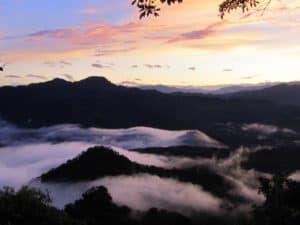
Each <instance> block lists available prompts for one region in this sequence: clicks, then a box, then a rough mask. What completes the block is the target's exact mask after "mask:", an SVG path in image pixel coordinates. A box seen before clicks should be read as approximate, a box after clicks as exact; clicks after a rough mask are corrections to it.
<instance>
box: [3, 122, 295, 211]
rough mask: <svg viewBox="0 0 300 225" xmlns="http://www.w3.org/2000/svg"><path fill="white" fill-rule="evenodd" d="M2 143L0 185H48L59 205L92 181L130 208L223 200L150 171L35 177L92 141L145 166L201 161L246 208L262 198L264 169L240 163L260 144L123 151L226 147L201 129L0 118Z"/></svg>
mask: <svg viewBox="0 0 300 225" xmlns="http://www.w3.org/2000/svg"><path fill="white" fill-rule="evenodd" d="M1 145H2V146H4V147H1V148H0V186H1V187H2V186H12V187H15V188H19V187H20V186H22V185H26V184H30V185H32V186H35V187H39V188H41V189H44V190H49V191H50V195H51V197H52V198H53V201H54V202H53V204H54V205H55V206H57V207H63V206H64V205H65V204H66V203H70V202H72V201H74V200H76V199H78V198H79V197H80V195H81V194H82V193H83V192H84V191H86V190H88V189H89V188H91V187H93V186H98V185H104V186H106V187H107V188H108V190H109V192H110V194H111V195H112V197H113V200H114V201H115V202H116V203H117V204H121V205H128V206H129V207H131V208H133V209H138V210H147V209H149V208H151V207H157V208H163V209H169V210H171V211H177V212H181V213H184V214H189V213H193V212H198V211H203V212H211V213H216V212H221V211H222V209H221V205H222V204H224V203H225V200H224V199H220V198H218V197H216V196H213V195H212V194H211V193H209V192H207V191H204V190H203V189H202V187H201V186H199V185H193V184H190V183H184V182H179V181H177V180H175V179H167V178H160V177H157V176H153V175H148V174H139V175H135V176H116V177H105V178H103V179H98V180H95V181H90V182H82V183H59V184H57V183H41V182H39V180H38V179H35V180H33V179H34V178H37V177H39V176H40V175H41V174H43V173H45V172H47V171H48V170H49V169H51V168H54V167H57V166H59V165H61V164H62V163H64V162H66V161H67V160H68V159H71V158H74V157H75V156H77V155H78V154H80V153H81V152H82V151H85V150H87V149H88V148H89V147H92V146H95V145H106V146H110V147H111V148H112V149H113V150H114V151H116V152H118V153H120V154H122V155H124V156H126V157H127V158H128V159H129V160H131V161H133V162H137V163H140V164H143V165H153V166H157V167H162V168H166V169H170V168H187V167H193V166H205V167H207V168H209V169H211V170H212V171H214V172H216V173H217V174H220V175H222V176H223V177H224V178H225V179H226V180H227V181H228V182H231V183H232V184H233V186H234V188H233V189H232V190H230V193H229V194H231V195H233V196H242V197H243V198H245V199H248V200H249V205H248V206H249V207H250V203H251V202H252V203H253V202H255V203H260V202H262V201H263V196H261V195H259V194H258V193H257V186H258V181H257V177H258V175H266V174H261V173H259V172H257V171H254V170H244V169H243V168H241V163H242V162H243V161H245V160H247V159H248V155H249V152H250V151H258V150H259V148H256V149H248V148H243V147H241V148H239V149H237V150H235V151H233V152H232V154H231V155H230V156H229V157H228V158H226V159H218V160H217V159H215V158H189V157H175V156H162V155H155V154H148V153H147V154H142V153H138V152H134V151H128V150H126V149H133V148H146V147H167V146H181V145H191V146H204V147H216V148H224V147H225V145H224V144H222V143H220V142H219V141H217V140H214V139H213V138H211V137H209V136H207V135H206V134H204V133H202V132H200V131H194V130H193V131H166V130H159V129H153V128H146V127H137V128H130V129H117V130H110V129H98V128H97V129H96V128H89V129H84V128H80V127H79V126H76V125H60V126H53V127H47V128H40V129H21V128H17V127H15V126H13V125H11V124H8V123H6V122H4V121H0V146H1ZM293 178H295V179H299V174H298V173H295V174H294V175H293ZM248 206H247V207H248ZM241 207H242V206H241Z"/></svg>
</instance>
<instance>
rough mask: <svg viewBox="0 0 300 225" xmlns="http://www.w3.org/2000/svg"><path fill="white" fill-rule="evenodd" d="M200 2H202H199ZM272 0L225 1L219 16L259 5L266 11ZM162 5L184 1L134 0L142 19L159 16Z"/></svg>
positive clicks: (244, 10)
mask: <svg viewBox="0 0 300 225" xmlns="http://www.w3.org/2000/svg"><path fill="white" fill-rule="evenodd" d="M199 1H200V0H199ZM271 1H272V0H267V1H264V0H223V2H222V3H221V4H220V5H219V15H220V17H221V18H222V19H223V18H224V16H225V14H227V13H230V12H231V11H233V10H237V9H241V10H242V12H243V13H244V12H246V11H249V10H250V9H251V8H256V7H257V6H258V5H259V4H263V5H264V9H266V8H267V7H268V5H269V4H270V2H271ZM159 2H160V3H161V4H168V5H172V4H176V3H182V2H183V0H133V1H132V5H136V6H137V8H138V9H139V12H140V19H142V18H143V17H145V16H150V15H154V16H159V12H160V8H159V7H158V4H159Z"/></svg>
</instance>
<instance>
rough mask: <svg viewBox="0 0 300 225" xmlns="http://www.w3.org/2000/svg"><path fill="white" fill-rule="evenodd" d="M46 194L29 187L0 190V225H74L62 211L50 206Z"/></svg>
mask: <svg viewBox="0 0 300 225" xmlns="http://www.w3.org/2000/svg"><path fill="white" fill-rule="evenodd" d="M50 203H51V199H50V197H49V195H48V194H47V193H43V192H42V191H40V190H38V189H34V188H29V187H22V188H21V189H20V190H19V191H15V190H14V189H12V188H10V187H5V188H3V189H0V224H1V225H2V224H3V225H8V224H10V225H41V224H43V225H71V224H72V225H75V224H77V223H75V222H74V221H73V220H72V219H71V218H69V217H68V216H67V215H66V214H65V213H64V212H63V211H61V210H58V209H56V208H54V207H52V206H51V205H50Z"/></svg>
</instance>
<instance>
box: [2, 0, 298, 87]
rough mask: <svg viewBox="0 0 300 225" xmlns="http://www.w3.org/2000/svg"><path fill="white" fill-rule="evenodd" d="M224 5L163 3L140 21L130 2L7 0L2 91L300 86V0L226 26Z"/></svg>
mask: <svg viewBox="0 0 300 225" xmlns="http://www.w3.org/2000/svg"><path fill="white" fill-rule="evenodd" d="M221 1H222V0H184V1H183V3H182V4H179V5H173V6H171V7H168V6H165V5H162V6H161V15H160V16H159V17H156V18H155V17H150V18H145V19H142V20H139V14H138V11H137V9H136V8H135V7H133V6H132V5H131V1H130V0H110V1H107V0H72V1H66V0H63V1H62V0H51V1H50V0H43V1H40V0H0V3H1V4H0V65H4V64H5V68H4V72H1V73H0V86H2V85H19V84H28V83H32V82H42V81H46V80H51V79H54V78H56V77H60V78H63V79H66V80H70V81H77V80H81V79H84V78H86V77H89V76H105V77H106V78H108V79H109V80H111V81H112V82H115V83H127V84H128V83H133V84H136V83H137V84H165V85H178V86H211V85H230V84H254V83H264V82H289V81H298V80H300V67H299V59H300V39H299V35H300V26H299V25H300V0H281V1H280V0H273V1H272V3H271V4H270V6H269V8H268V9H267V10H266V11H265V12H263V11H262V10H261V9H262V7H263V6H259V9H258V10H256V11H251V12H250V13H246V14H242V13H241V12H235V13H232V14H230V15H227V16H226V17H225V19H223V20H221V19H220V18H219V16H218V5H219V4H220V2H221ZM262 1H263V2H264V1H266V0H262Z"/></svg>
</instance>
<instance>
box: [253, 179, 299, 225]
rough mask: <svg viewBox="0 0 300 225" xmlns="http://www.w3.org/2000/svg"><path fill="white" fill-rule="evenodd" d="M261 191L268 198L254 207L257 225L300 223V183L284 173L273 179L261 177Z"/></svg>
mask: <svg viewBox="0 0 300 225" xmlns="http://www.w3.org/2000/svg"><path fill="white" fill-rule="evenodd" d="M260 183H261V186H260V193H262V194H263V195H264V196H265V198H266V200H265V202H264V204H263V205H262V206H255V207H254V224H255V225H293V224H300V202H299V199H300V183H297V182H294V181H292V180H289V179H287V176H286V175H285V174H283V173H277V174H275V175H274V176H273V177H272V179H266V178H261V180H260Z"/></svg>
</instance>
